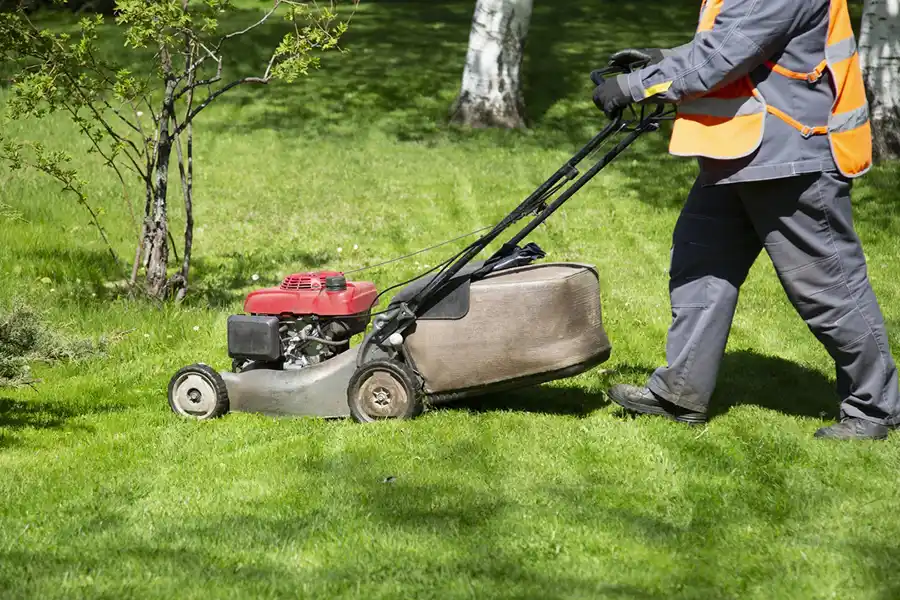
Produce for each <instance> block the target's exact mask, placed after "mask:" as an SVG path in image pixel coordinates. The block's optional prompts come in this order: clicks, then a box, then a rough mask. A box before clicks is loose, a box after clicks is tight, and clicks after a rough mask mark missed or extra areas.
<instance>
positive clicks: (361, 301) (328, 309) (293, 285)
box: [244, 271, 378, 317]
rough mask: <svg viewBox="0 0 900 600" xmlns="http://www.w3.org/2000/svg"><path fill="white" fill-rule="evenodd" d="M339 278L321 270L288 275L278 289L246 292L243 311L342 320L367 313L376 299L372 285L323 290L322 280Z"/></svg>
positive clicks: (364, 283) (356, 283)
mask: <svg viewBox="0 0 900 600" xmlns="http://www.w3.org/2000/svg"><path fill="white" fill-rule="evenodd" d="M339 275H343V273H340V272H337V271H321V272H319V273H295V274H294V275H288V276H287V277H285V278H284V281H282V282H281V286H280V287H277V288H267V289H263V290H256V291H255V292H250V294H248V295H247V299H246V300H244V312H247V313H250V314H254V315H283V314H290V315H318V316H320V317H346V316H351V315H358V314H360V313H364V312H366V311H367V310H369V309H370V308H371V307H372V304H374V303H375V298H376V297H377V296H378V292H377V290H376V289H375V284H374V283H371V282H368V281H348V282H347V288H346V289H344V290H339V291H333V290H327V289H326V288H325V279H326V278H328V277H333V276H339Z"/></svg>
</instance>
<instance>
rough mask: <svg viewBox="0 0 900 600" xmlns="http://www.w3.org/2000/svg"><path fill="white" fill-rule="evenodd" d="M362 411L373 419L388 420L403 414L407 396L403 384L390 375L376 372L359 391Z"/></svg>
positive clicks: (407, 401) (407, 399)
mask: <svg viewBox="0 0 900 600" xmlns="http://www.w3.org/2000/svg"><path fill="white" fill-rule="evenodd" d="M359 397H360V404H361V408H362V409H363V411H364V412H365V413H366V414H367V415H369V416H370V417H372V418H373V419H388V418H391V417H398V416H400V415H402V414H403V413H404V411H405V410H406V408H407V406H408V404H409V395H408V394H407V393H406V388H404V386H403V384H402V383H401V382H399V381H397V379H396V378H395V377H394V376H393V375H391V374H390V373H384V372H381V371H376V372H375V373H373V374H372V375H371V376H370V377H369V378H368V379H366V381H365V382H364V383H363V385H362V387H361V388H360V390H359Z"/></svg>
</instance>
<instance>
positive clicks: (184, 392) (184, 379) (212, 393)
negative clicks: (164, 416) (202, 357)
mask: <svg viewBox="0 0 900 600" xmlns="http://www.w3.org/2000/svg"><path fill="white" fill-rule="evenodd" d="M174 392H175V393H174V394H173V398H172V399H173V404H174V405H175V410H176V411H177V412H179V413H181V414H183V415H186V416H190V417H205V416H207V415H209V414H211V413H212V411H213V409H214V408H215V406H216V390H215V387H213V384H212V382H210V381H209V380H208V379H207V378H206V377H204V376H202V375H200V374H199V373H185V374H184V375H182V376H181V377H180V378H179V379H178V381H177V382H176V383H175V390H174Z"/></svg>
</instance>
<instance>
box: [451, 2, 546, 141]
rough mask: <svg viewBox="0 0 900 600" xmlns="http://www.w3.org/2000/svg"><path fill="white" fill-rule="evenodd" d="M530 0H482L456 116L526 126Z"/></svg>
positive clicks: (474, 122)
mask: <svg viewBox="0 0 900 600" xmlns="http://www.w3.org/2000/svg"><path fill="white" fill-rule="evenodd" d="M531 6H532V0H478V2H477V4H476V5H475V15H474V17H473V19H472V30H471V32H470V34H469V50H468V52H467V54H466V66H465V70H464V71H463V78H462V88H461V90H460V94H459V98H458V99H457V101H456V104H455V105H454V109H453V121H455V122H457V123H462V124H465V125H469V126H472V127H509V128H513V127H523V126H524V125H525V118H524V102H523V101H522V95H521V67H522V51H523V49H524V47H525V39H526V38H527V36H528V24H529V22H530V21H531Z"/></svg>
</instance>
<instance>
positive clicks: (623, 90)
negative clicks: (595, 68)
mask: <svg viewBox="0 0 900 600" xmlns="http://www.w3.org/2000/svg"><path fill="white" fill-rule="evenodd" d="M591 79H593V80H594V83H596V84H597V87H596V88H595V89H594V104H595V105H596V106H597V108H599V109H600V110H602V111H603V112H604V113H605V114H606V116H607V117H610V118H612V116H613V114H615V113H617V112H618V111H620V110H621V109H623V108H625V107H626V106H628V105H629V104H631V103H632V102H633V100H632V98H631V94H630V93H629V92H628V86H627V85H626V83H625V76H624V75H617V76H616V77H613V78H610V79H606V80H603V79H600V78H596V77H594V76H593V75H592V77H591Z"/></svg>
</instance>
